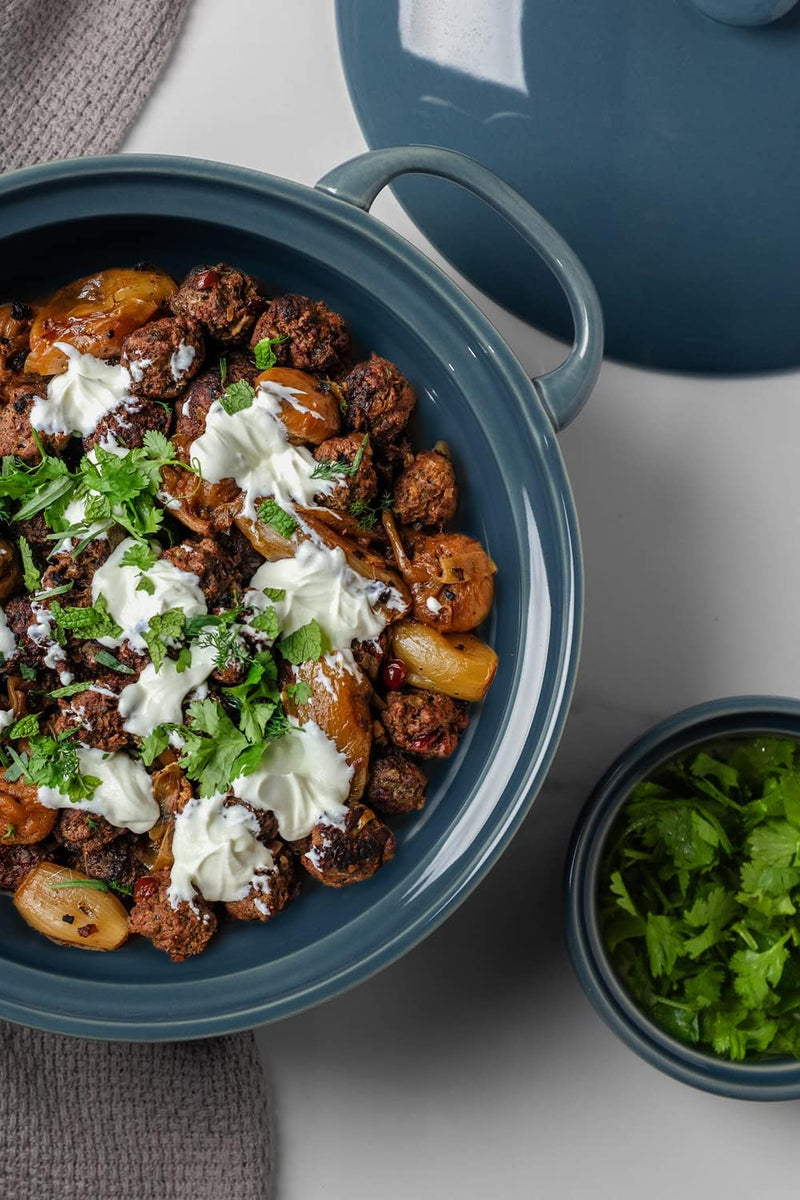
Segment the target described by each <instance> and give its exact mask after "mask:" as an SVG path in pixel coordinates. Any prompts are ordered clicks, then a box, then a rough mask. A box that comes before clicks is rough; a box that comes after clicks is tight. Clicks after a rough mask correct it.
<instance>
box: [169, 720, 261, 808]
mask: <svg viewBox="0 0 800 1200" xmlns="http://www.w3.org/2000/svg"><path fill="white" fill-rule="evenodd" d="M181 734H182V735H183V737H184V738H185V743H184V746H183V749H182V750H181V756H180V765H181V767H182V768H183V770H184V771H185V772H186V774H187V775H188V777H189V778H190V779H193V780H195V782H196V783H198V784H199V789H200V795H201V796H213V795H216V794H217V793H218V792H225V791H227V789H228V786H229V785H230V783H231V782H232V781H233V780H234V779H236V778H237V777H238V776H239V775H242V774H247V772H248V771H252V770H255V768H256V767H257V766H258V763H259V762H260V761H261V756H262V754H263V746H252V745H251V744H250V742H249V741H248V740H247V738H246V737H245V735H244V734H243V733H242V732H241V730H240V729H237V728H236V726H235V725H234V723H233V721H232V720H231V719H230V717H229V716H228V714H227V713H226V712H225V709H224V708H223V707H222V705H221V704H220V703H219V701H217V700H199V701H195V702H194V703H193V704H190V705H189V708H188V712H187V718H186V728H185V729H182V730H181Z"/></svg>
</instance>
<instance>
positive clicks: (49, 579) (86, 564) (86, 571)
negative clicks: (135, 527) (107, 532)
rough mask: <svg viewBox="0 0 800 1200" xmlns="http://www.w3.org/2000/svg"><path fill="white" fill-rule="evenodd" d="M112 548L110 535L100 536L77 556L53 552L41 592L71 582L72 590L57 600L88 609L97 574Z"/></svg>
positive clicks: (70, 605) (73, 606)
mask: <svg viewBox="0 0 800 1200" xmlns="http://www.w3.org/2000/svg"><path fill="white" fill-rule="evenodd" d="M51 545H52V542H51ZM111 550H112V543H111V541H109V539H108V538H107V537H98V538H95V540H94V541H93V542H89V544H88V545H87V546H86V547H85V549H83V550H82V551H81V553H80V554H79V555H78V556H77V558H74V557H73V556H72V553H71V552H70V551H69V550H64V551H62V552H61V553H59V554H54V555H53V557H52V558H51V560H50V564H49V566H48V567H46V568H45V571H44V573H43V575H42V591H45V592H46V591H49V590H50V589H51V588H58V587H65V586H66V584H68V583H71V584H72V588H71V590H70V591H69V592H67V593H65V594H64V595H63V596H59V597H57V599H59V600H61V601H62V602H63V603H64V604H66V605H69V607H71V608H88V607H89V606H90V605H91V603H92V579H93V578H94V573H95V571H96V570H97V568H98V567H101V566H102V565H103V563H104V562H105V561H106V559H107V558H108V556H109V554H110V553H111Z"/></svg>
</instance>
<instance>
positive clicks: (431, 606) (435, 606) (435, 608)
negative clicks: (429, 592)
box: [425, 596, 442, 616]
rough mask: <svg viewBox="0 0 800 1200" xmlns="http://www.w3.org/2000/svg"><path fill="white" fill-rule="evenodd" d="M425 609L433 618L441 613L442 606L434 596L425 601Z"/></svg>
mask: <svg viewBox="0 0 800 1200" xmlns="http://www.w3.org/2000/svg"><path fill="white" fill-rule="evenodd" d="M425 607H426V608H427V610H428V612H432V613H433V615H434V616H438V614H439V613H440V612H441V611H442V606H441V604H440V602H439V601H438V600H437V599H436V597H435V596H428V599H427V600H426V601H425Z"/></svg>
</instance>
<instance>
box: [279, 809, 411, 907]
mask: <svg viewBox="0 0 800 1200" xmlns="http://www.w3.org/2000/svg"><path fill="white" fill-rule="evenodd" d="M396 849H397V843H396V841H395V838H394V834H393V833H392V831H391V830H390V829H388V828H387V826H386V825H384V823H383V821H381V820H380V819H379V818H378V817H376V816H375V813H374V812H372V810H371V809H369V808H367V807H366V806H365V805H363V804H351V805H350V807H349V808H348V810H347V816H346V817H345V820H344V823H343V824H342V825H328V824H325V823H324V822H319V823H318V824H316V825H315V826H314V828H313V829H312V831H311V844H310V846H309V848H308V849H307V850H306V851H305V853H304V854H303V855H302V857H301V859H300V861H301V863H302V864H303V866H304V867H305V869H306V870H307V871H308V873H309V874H310V875H313V876H314V878H315V879H318V880H319V881H320V883H324V884H326V886H327V887H334V888H340V887H345V885H346V884H348V883H360V882H361V881H362V880H364V879H369V877H370V876H371V875H374V874H375V872H376V871H377V870H378V868H379V867H382V866H383V864H384V863H387V862H389V861H390V860H391V859H393V858H394V855H395V850H396Z"/></svg>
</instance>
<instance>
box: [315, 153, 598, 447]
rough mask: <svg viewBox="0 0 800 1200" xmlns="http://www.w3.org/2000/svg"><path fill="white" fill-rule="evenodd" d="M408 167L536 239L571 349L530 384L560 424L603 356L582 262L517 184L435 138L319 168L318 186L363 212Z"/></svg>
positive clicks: (580, 401)
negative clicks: (556, 289)
mask: <svg viewBox="0 0 800 1200" xmlns="http://www.w3.org/2000/svg"><path fill="white" fill-rule="evenodd" d="M408 174H425V175H438V176H439V177H440V178H442V179H449V180H452V182H453V183H458V184H460V185H461V187H464V188H466V189H467V190H468V191H470V192H473V193H474V195H476V196H478V197H479V198H480V199H481V200H485V201H486V203H487V204H488V205H490V206H491V207H492V208H493V209H494V210H495V211H496V212H497V213H499V214H500V216H501V217H503V218H505V220H506V221H507V222H508V223H509V225H510V226H511V227H512V229H515V230H516V231H517V232H518V233H520V234H521V235H522V237H523V238H524V239H525V241H526V242H527V243H528V245H529V246H532V247H533V249H534V250H535V251H536V253H537V254H538V255H539V257H540V258H542V259H543V260H544V262H545V263H547V265H548V267H549V268H550V270H551V271H552V272H553V274H554V275H555V277H556V279H557V280H558V282H559V283H560V284H561V287H562V288H563V290H564V293H565V295H566V297H567V300H568V302H569V307H570V312H571V313H572V320H573V323H574V325H575V337H574V341H573V344H572V349H571V350H570V352H569V355H568V356H567V358H566V359H565V360H564V362H563V363H561V365H560V366H559V367H556V368H555V370H553V371H550V372H548V373H547V374H546V375H540V376H538V378H536V379H534V380H533V386H534V389H535V390H536V393H537V395H538V397H539V400H540V401H541V403H542V404H543V406H544V409H545V411H546V412H547V414H548V416H549V417H550V420H551V421H552V422H553V425H554V426H555V428H556V429H557V430H559V429H563V428H564V427H565V426H566V425H568V424H569V423H570V421H571V420H572V419H573V418H574V417H576V416H577V414H578V413H579V412H580V410H581V409H582V408H583V405H584V404H585V403H586V401H587V399H588V398H589V394H590V393H591V390H592V388H593V387H594V384H595V380H596V379H597V374H598V372H599V370H600V363H601V362H602V358H603V314H602V310H601V308H600V300H599V298H598V295H597V292H596V290H595V287H594V284H593V283H592V281H591V279H590V278H589V275H588V274H587V271H586V268H585V267H584V266H583V263H582V262H581V261H580V259H579V258H578V257H577V255H576V254H574V253H573V251H572V250H571V249H570V247H569V246H568V245H567V243H566V242H565V241H564V239H563V238H562V237H561V235H560V234H559V233H557V232H556V230H555V229H553V227H552V225H550V224H549V223H548V222H547V221H546V220H545V219H544V217H543V216H541V215H540V213H538V212H537V211H536V209H535V208H533V207H532V206H531V205H530V204H528V202H527V200H525V199H523V197H522V196H520V194H519V192H515V191H514V189H513V188H512V187H510V186H509V185H508V184H507V183H505V182H504V181H503V180H502V179H500V178H498V176H497V175H495V174H494V173H493V172H492V171H490V170H489V169H488V168H487V167H484V166H481V164H480V163H479V162H476V161H475V159H473V158H468V157H467V155H465V154H459V153H457V152H456V151H455V150H444V149H442V148H441V147H439V146H389V147H386V148H385V149H381V150H370V151H368V152H367V153H366V154H360V155H359V156H358V157H357V158H352V159H350V161H349V162H346V163H342V165H341V166H339V167H335V168H334V169H333V170H332V171H329V172H328V173H327V175H323V177H322V179H320V180H319V182H318V183H317V188H318V189H319V190H320V191H323V192H327V193H328V195H330V196H335V197H336V198H337V199H339V200H346V201H347V202H348V203H350V204H353V205H355V206H356V207H357V208H361V209H363V210H364V212H368V211H369V209H370V206H371V205H372V203H373V201H374V200H375V198H376V196H377V195H378V193H379V192H380V191H382V189H383V188H384V187H386V185H387V184H388V183H391V181H392V180H393V179H395V178H396V177H397V176H398V175H408Z"/></svg>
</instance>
